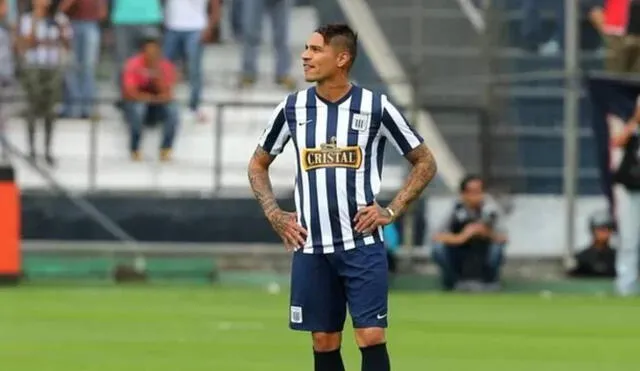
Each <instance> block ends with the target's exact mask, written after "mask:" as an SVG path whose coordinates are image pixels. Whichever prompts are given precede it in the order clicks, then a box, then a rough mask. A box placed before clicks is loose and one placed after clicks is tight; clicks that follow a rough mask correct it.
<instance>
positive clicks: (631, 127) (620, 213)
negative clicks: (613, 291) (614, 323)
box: [611, 98, 640, 296]
mask: <svg viewBox="0 0 640 371" xmlns="http://www.w3.org/2000/svg"><path fill="white" fill-rule="evenodd" d="M639 122H640V98H639V100H638V104H637V106H636V112H635V114H634V116H633V117H632V118H631V119H630V120H629V122H628V123H627V124H626V125H625V126H624V129H622V130H621V131H620V132H619V133H616V134H615V135H613V136H612V139H611V147H613V148H617V149H619V150H621V152H622V160H621V161H620V164H619V165H618V166H617V168H616V169H614V171H613V172H614V174H613V181H614V183H615V187H614V194H615V213H616V217H617V227H618V234H619V236H620V246H619V247H618V250H617V252H616V259H617V261H616V265H617V269H616V272H617V275H616V284H617V290H618V293H619V294H621V295H625V296H626V295H632V294H635V293H636V291H637V286H636V285H637V281H638V269H639V267H638V265H639V264H638V261H639V258H638V254H639V251H638V250H639V249H640V228H638V226H640V128H639V126H638V123H639Z"/></svg>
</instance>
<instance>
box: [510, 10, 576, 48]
mask: <svg viewBox="0 0 640 371" xmlns="http://www.w3.org/2000/svg"><path fill="white" fill-rule="evenodd" d="M553 5H554V7H553V12H554V13H555V14H554V15H555V19H556V22H555V23H556V27H555V30H554V32H553V34H552V36H551V38H550V39H548V40H543V37H544V36H543V32H542V31H543V30H542V22H541V19H540V0H522V13H523V15H524V18H523V20H522V23H521V29H520V33H521V35H522V38H523V39H524V40H525V43H526V45H525V46H526V47H527V49H532V50H536V51H537V52H538V53H540V54H543V55H556V54H559V53H560V52H561V51H562V50H563V49H564V32H565V31H564V1H563V0H557V1H554V2H553Z"/></svg>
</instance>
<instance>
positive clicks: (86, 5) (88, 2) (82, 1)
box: [60, 0, 108, 118]
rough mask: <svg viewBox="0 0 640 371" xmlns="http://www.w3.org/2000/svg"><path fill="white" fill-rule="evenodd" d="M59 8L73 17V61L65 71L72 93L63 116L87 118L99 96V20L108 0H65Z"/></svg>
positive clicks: (105, 11)
mask: <svg viewBox="0 0 640 371" xmlns="http://www.w3.org/2000/svg"><path fill="white" fill-rule="evenodd" d="M60 11H61V12H64V13H66V14H67V15H68V16H69V18H70V19H71V27H72V28H73V42H72V50H73V57H74V63H73V68H70V69H69V70H68V71H67V73H66V78H65V81H66V84H67V89H68V92H69V94H68V95H67V97H66V99H65V104H64V107H63V109H62V116H65V117H73V118H88V117H89V116H90V115H91V113H92V111H93V109H92V105H93V101H94V100H95V98H96V81H95V80H96V79H95V75H96V66H97V64H98V57H99V55H100V21H102V20H103V19H105V18H106V16H107V11H108V9H107V0H63V1H62V3H61V5H60Z"/></svg>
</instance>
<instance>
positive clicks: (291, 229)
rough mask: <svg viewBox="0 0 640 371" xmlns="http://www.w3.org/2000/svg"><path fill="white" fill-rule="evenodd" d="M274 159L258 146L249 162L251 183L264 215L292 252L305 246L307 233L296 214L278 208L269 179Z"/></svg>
mask: <svg viewBox="0 0 640 371" xmlns="http://www.w3.org/2000/svg"><path fill="white" fill-rule="evenodd" d="M274 159H275V156H273V155H270V154H269V153H267V152H266V151H265V150H264V149H262V147H260V146H258V147H257V148H256V150H255V152H254V153H253V156H252V157H251V161H250V162H249V170H248V175H249V183H250V184H251V189H252V190H253V194H254V196H255V197H256V199H257V200H258V203H259V204H260V207H262V210H263V211H264V215H265V216H266V217H267V219H268V220H269V223H271V226H272V227H273V229H274V230H275V231H276V233H278V235H279V236H280V238H282V241H283V242H284V244H285V247H286V248H287V250H289V251H291V250H295V249H297V248H298V247H300V246H303V245H304V243H305V240H306V236H307V232H306V231H305V230H304V228H302V227H301V226H300V225H299V224H298V221H297V218H296V214H295V213H290V212H286V211H283V210H282V209H280V207H279V206H278V202H277V200H276V197H275V195H274V194H273V189H272V187H271V179H270V178H269V166H271V163H272V162H273V160H274Z"/></svg>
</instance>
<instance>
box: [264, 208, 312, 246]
mask: <svg viewBox="0 0 640 371" xmlns="http://www.w3.org/2000/svg"><path fill="white" fill-rule="evenodd" d="M269 222H270V223H271V226H272V227H273V229H274V230H275V231H276V233H278V235H280V238H282V242H284V246H285V248H286V249H287V251H295V250H298V249H299V248H302V247H303V246H304V244H305V242H306V240H307V231H306V230H305V229H304V228H302V226H301V225H300V224H298V218H297V216H296V213H291V212H287V211H284V210H276V211H274V212H273V213H271V214H270V215H269Z"/></svg>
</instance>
